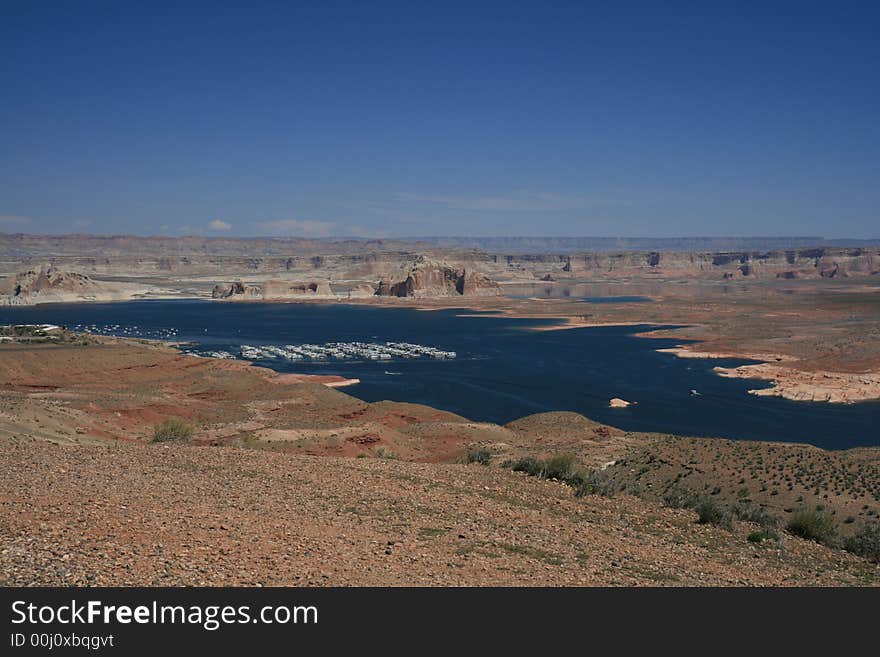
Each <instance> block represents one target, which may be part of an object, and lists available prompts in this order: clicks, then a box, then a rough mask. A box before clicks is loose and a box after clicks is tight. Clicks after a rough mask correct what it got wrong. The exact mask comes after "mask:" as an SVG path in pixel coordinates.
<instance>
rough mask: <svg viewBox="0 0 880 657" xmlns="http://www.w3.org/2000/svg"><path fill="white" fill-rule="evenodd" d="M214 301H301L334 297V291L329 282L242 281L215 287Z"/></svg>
mask: <svg viewBox="0 0 880 657" xmlns="http://www.w3.org/2000/svg"><path fill="white" fill-rule="evenodd" d="M211 296H212V297H213V298H214V299H235V300H243V299H264V300H277V299H300V298H304V297H305V298H308V297H311V298H318V299H329V298H332V297H334V296H335V295H334V294H333V290H332V289H330V284H329V283H327V281H304V282H301V281H283V280H278V279H270V280H268V281H263V282H262V283H260V284H245V283H242V282H241V281H234V282H232V283H220V284H218V285H215V286H214V291H213V292H212V293H211Z"/></svg>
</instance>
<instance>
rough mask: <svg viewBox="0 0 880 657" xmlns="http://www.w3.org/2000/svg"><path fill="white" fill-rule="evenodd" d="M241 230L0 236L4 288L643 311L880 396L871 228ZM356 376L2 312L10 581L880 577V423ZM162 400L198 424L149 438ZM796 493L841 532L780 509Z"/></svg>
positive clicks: (776, 364) (692, 346)
mask: <svg viewBox="0 0 880 657" xmlns="http://www.w3.org/2000/svg"><path fill="white" fill-rule="evenodd" d="M95 240H98V241H97V242H96V241H95ZM220 242H222V243H220ZM242 242H248V241H241V240H219V241H218V242H217V243H215V242H211V241H210V240H207V241H206V240H196V239H195V238H194V239H193V241H192V242H191V243H187V242H186V241H185V240H173V241H170V242H169V243H163V242H161V241H153V242H151V241H149V240H147V241H143V240H142V239H141V238H132V239H128V240H124V239H115V241H113V242H112V243H111V242H108V241H106V240H104V239H103V238H100V239H99V238H85V237H83V238H82V239H81V241H79V242H78V241H77V240H76V239H74V238H44V239H42V240H41V239H37V238H33V237H29V236H14V239H10V238H9V237H8V236H3V237H2V239H0V275H2V276H3V278H2V279H0V291H5V295H6V300H7V302H8V303H12V304H30V303H42V302H58V301H67V302H79V301H83V302H86V301H94V300H102V299H103V300H109V299H111V298H112V299H120V298H150V297H163V298H165V297H180V298H193V297H194V298H213V299H215V302H216V303H236V302H246V303H259V302H263V301H285V302H291V303H359V304H371V305H380V306H382V305H387V306H393V307H397V306H406V307H414V308H419V309H423V310H425V311H430V310H432V309H439V308H461V309H463V310H462V312H465V313H466V312H468V309H470V310H473V311H481V312H485V311H491V312H494V313H496V314H497V315H499V316H518V317H545V318H551V319H553V320H554V323H553V325H552V326H549V327H546V328H549V329H550V330H565V328H566V327H575V326H588V325H602V324H638V325H656V326H657V327H662V328H660V329H659V332H658V331H654V332H653V333H652V334H654V335H664V336H667V337H673V338H675V339H677V340H681V346H680V347H678V348H676V349H677V351H676V353H677V355H678V356H680V357H695V356H701V357H702V356H719V357H720V356H736V357H744V358H750V359H754V360H756V361H760V362H759V363H757V364H756V365H748V366H743V367H740V368H736V369H730V370H725V369H721V370H719V372H718V374H719V376H736V377H745V378H756V379H760V380H762V381H772V382H773V384H774V385H773V387H771V388H762V389H761V390H760V391H759V392H760V394H775V395H780V396H783V397H787V398H790V399H798V400H810V401H809V402H805V403H830V404H843V403H859V402H862V401H865V400H874V399H878V398H880V347H878V340H880V275H878V270H880V267H878V263H880V250H878V249H877V248H876V247H870V246H865V247H858V248H848V247H842V246H833V247H815V246H812V247H810V248H806V247H805V248H799V249H785V248H781V249H778V250H776V251H772V252H738V253H711V252H697V253H695V252H678V251H672V252H667V251H662V252H661V251H646V252H625V253H616V252H606V251H597V252H595V253H591V254H584V253H574V252H564V253H563V252H560V253H556V254H547V253H540V254H529V253H523V252H519V251H517V252H511V253H507V254H502V253H492V252H489V251H483V250H480V249H479V248H474V247H471V246H469V245H468V246H461V245H446V246H444V245H437V244H412V243H409V244H408V243H401V242H391V243H384V242H380V243H371V244H370V246H369V249H367V248H366V247H365V246H364V244H363V243H357V244H349V243H315V242H311V241H306V240H301V241H298V242H296V243H293V242H292V241H289V240H288V241H283V240H267V241H266V242H265V243H262V242H260V243H257V244H253V243H245V244H242ZM98 247H100V248H101V249H103V250H102V251H101V255H100V256H98V255H96V254H95V251H94V249H96V248H98ZM257 248H259V249H262V251H259V253H260V255H259V257H255V256H254V255H253V253H254V252H255V251H253V249H257ZM248 253H250V254H251V255H248ZM120 290H123V293H122V294H119V291H120ZM103 295H109V296H103ZM114 295H115V296H114ZM592 296H602V297H615V298H618V299H619V300H617V301H615V300H611V301H610V302H606V303H601V304H599V303H590V302H588V301H585V300H584V298H587V297H592ZM636 299H638V300H636ZM641 299H648V300H649V301H642V300H641ZM670 326H674V327H676V328H668V327H670ZM352 383H353V382H352V381H347V380H344V379H341V378H340V377H314V376H307V375H279V374H276V373H274V372H272V371H270V370H266V369H263V368H259V367H255V366H251V365H249V364H247V363H245V362H243V361H230V360H221V359H212V358H196V357H193V356H188V355H184V354H182V353H180V352H179V351H178V350H177V349H175V348H174V346H173V345H170V344H165V343H159V342H153V341H149V340H131V339H122V338H112V337H105V336H91V335H85V334H77V333H71V332H68V331H66V330H64V329H51V330H43V329H34V328H33V327H30V328H13V327H7V328H4V329H2V330H0V396H2V405H0V459H2V460H3V462H4V466H3V472H4V476H3V477H2V478H0V503H2V505H3V513H2V517H0V534H2V538H3V540H2V544H3V548H2V549H0V580H2V582H3V583H5V584H23V585H48V584H59V585H66V584H124V585H131V584H144V585H174V584H186V585H195V584H216V585H220V584H260V585H296V584H308V585H357V584H395V585H407V584H424V585H449V584H461V585H481V584H511V585H518V584H530V585H578V584H580V585H585V584H586V585H851V584H867V585H878V584H880V565H878V564H876V563H874V562H872V561H871V558H870V554H872V553H869V552H866V551H865V550H858V549H849V551H847V550H844V549H841V548H842V547H845V546H847V545H850V542H851V541H852V540H855V539H856V538H857V537H858V536H860V535H861V534H860V532H862V531H864V528H866V527H868V528H870V527H876V526H877V523H878V514H880V448H876V449H875V448H868V449H857V450H843V451H833V452H829V451H824V450H820V449H817V448H813V447H809V446H805V445H788V444H779V443H773V444H769V443H758V442H746V441H724V440H719V439H715V438H711V437H709V438H691V437H680V436H666V435H661V434H656V433H641V432H626V431H623V430H621V429H618V428H616V427H613V426H609V425H603V424H599V423H596V422H594V421H592V420H590V419H588V418H585V417H582V416H580V415H577V414H574V413H544V414H540V415H534V416H529V417H525V418H521V419H519V420H516V421H514V422H511V423H509V424H507V425H505V426H500V425H495V424H490V423H480V422H473V421H471V420H470V419H468V418H464V417H461V416H458V415H455V414H452V413H448V412H445V411H442V410H438V409H433V408H430V407H426V406H421V405H417V404H405V403H398V402H391V401H384V402H376V403H366V402H362V401H360V400H358V399H355V398H354V397H351V396H349V395H347V394H346V393H345V387H344V386H345V385H347V384H352ZM169 418H173V419H177V420H180V421H182V422H184V423H186V425H187V426H188V427H190V429H191V435H187V436H186V438H185V439H181V440H169V441H165V442H155V441H154V437H155V434H156V426H157V425H159V424H160V423H162V422H163V421H165V420H168V419H169ZM554 459H556V460H555V461H554ZM560 464H561V465H560ZM804 510H808V511H809V512H810V513H815V514H820V515H821V516H822V517H823V518H824V519H827V520H828V522H829V523H830V525H833V531H832V532H830V533H828V534H827V535H823V536H822V537H816V536H806V537H804V536H803V535H802V534H801V533H798V531H796V530H791V531H789V530H788V528H789V527H790V526H791V525H792V524H793V521H794V520H795V519H796V518H797V517H798V514H799V513H801V512H803V511H804ZM810 538H812V539H813V540H808V539H810ZM820 538H821V540H820ZM850 547H851V545H850ZM866 554H867V555H868V557H867V558H866V556H865V555H866Z"/></svg>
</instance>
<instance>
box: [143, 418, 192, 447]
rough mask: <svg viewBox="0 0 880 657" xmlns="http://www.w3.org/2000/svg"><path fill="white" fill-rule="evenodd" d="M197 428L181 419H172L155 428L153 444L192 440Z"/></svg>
mask: <svg viewBox="0 0 880 657" xmlns="http://www.w3.org/2000/svg"><path fill="white" fill-rule="evenodd" d="M193 433H195V428H193V426H192V425H191V424H188V423H187V422H184V421H183V420H181V419H180V418H176V417H170V418H168V419H167V420H165V421H164V422H162V423H161V424H157V425H156V426H154V427H153V442H154V443H165V442H170V441H185V440H189V439H190V438H192V436H193Z"/></svg>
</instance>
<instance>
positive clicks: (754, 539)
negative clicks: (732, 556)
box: [748, 527, 779, 543]
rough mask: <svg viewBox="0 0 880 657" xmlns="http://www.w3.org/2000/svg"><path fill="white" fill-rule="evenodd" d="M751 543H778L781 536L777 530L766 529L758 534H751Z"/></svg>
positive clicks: (757, 532) (760, 530)
mask: <svg viewBox="0 0 880 657" xmlns="http://www.w3.org/2000/svg"><path fill="white" fill-rule="evenodd" d="M748 540H749V543H763V542H764V541H778V540H779V534H778V533H777V532H776V530H775V529H770V528H769V527H764V528H763V529H759V530H758V531H756V532H752V533H751V534H749V539H748Z"/></svg>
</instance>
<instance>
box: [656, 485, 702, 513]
mask: <svg viewBox="0 0 880 657" xmlns="http://www.w3.org/2000/svg"><path fill="white" fill-rule="evenodd" d="M697 501H698V498H697V496H696V495H695V494H694V493H693V492H692V491H689V490H688V489H686V488H677V487H676V488H672V489H670V490H669V491H668V492H667V493H666V495H664V496H663V503H664V504H666V506H668V507H669V508H671V509H692V508H693V507H695V506H696V505H697Z"/></svg>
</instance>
